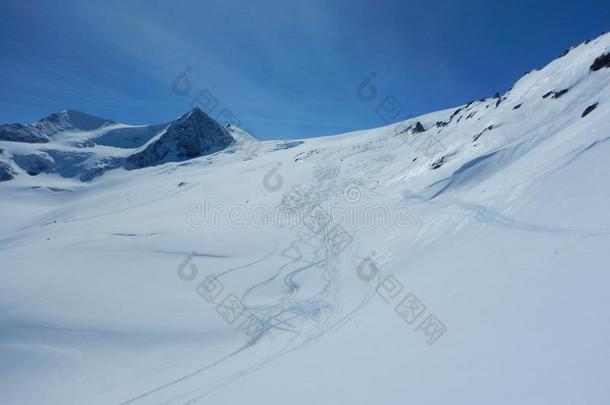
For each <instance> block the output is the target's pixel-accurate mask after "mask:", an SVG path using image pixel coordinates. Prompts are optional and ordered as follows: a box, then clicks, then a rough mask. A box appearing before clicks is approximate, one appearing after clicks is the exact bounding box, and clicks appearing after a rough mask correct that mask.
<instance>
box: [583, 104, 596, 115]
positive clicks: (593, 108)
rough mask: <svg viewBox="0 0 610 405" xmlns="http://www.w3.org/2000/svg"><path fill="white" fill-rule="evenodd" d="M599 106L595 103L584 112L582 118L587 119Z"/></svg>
mask: <svg viewBox="0 0 610 405" xmlns="http://www.w3.org/2000/svg"><path fill="white" fill-rule="evenodd" d="M598 105H599V103H595V104H592V105H590V106H588V107H587V108H585V110H584V111H583V112H582V115H581V118H585V117H586V116H587V115H589V114H591V113H592V112H593V110H595V109H596V108H597V106H598Z"/></svg>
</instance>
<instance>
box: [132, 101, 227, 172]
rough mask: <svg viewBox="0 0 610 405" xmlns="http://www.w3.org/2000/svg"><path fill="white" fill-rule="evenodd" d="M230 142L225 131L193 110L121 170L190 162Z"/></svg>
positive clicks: (175, 122)
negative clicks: (189, 160)
mask: <svg viewBox="0 0 610 405" xmlns="http://www.w3.org/2000/svg"><path fill="white" fill-rule="evenodd" d="M233 142H235V139H234V138H233V137H232V136H231V134H230V133H229V132H228V131H227V129H226V128H225V127H223V126H222V125H220V124H219V123H218V122H216V121H215V120H213V119H212V118H210V117H209V116H208V115H207V114H206V113H204V112H203V111H202V110H201V109H200V108H195V109H194V110H193V111H191V112H189V113H186V114H184V115H183V116H181V117H180V118H178V119H177V120H176V121H174V122H172V123H171V124H170V125H169V126H168V127H167V129H166V130H165V131H164V132H163V133H162V134H161V135H160V136H159V137H157V138H156V139H153V140H151V142H150V143H149V144H148V145H147V146H146V147H145V148H144V149H143V150H141V151H139V152H136V153H134V154H133V155H130V156H128V157H127V159H126V164H125V167H126V168H127V169H137V168H142V167H149V166H156V165H159V164H162V163H166V162H179V161H183V160H187V159H192V158H195V157H199V156H204V155H209V154H211V153H214V152H218V151H220V150H222V149H225V148H226V147H227V146H229V145H231V144H232V143H233Z"/></svg>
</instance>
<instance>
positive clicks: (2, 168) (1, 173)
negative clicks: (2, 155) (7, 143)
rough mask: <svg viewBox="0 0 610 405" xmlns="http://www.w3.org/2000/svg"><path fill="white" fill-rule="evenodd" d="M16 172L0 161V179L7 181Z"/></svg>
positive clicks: (12, 177)
mask: <svg viewBox="0 0 610 405" xmlns="http://www.w3.org/2000/svg"><path fill="white" fill-rule="evenodd" d="M16 175H17V173H16V172H15V171H14V170H13V168H12V167H10V166H9V165H8V164H6V163H4V162H0V181H9V180H12V179H14V178H15V176H16Z"/></svg>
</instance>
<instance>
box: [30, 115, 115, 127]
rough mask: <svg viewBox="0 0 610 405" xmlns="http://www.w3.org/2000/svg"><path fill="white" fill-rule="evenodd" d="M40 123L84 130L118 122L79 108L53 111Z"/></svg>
mask: <svg viewBox="0 0 610 405" xmlns="http://www.w3.org/2000/svg"><path fill="white" fill-rule="evenodd" d="M38 123H49V124H54V125H56V126H57V128H65V129H79V130H83V131H90V130H93V129H97V128H100V127H103V126H104V125H110V124H116V123H115V122H114V121H112V120H108V119H105V118H99V117H95V116H93V115H90V114H87V113H84V112H81V111H77V110H64V111H60V112H57V113H53V114H51V115H49V116H48V117H46V118H43V119H42V120H40V121H38Z"/></svg>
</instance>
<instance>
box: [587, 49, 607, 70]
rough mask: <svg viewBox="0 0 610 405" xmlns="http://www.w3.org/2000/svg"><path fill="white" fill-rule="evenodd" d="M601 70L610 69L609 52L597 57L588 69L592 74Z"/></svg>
mask: <svg viewBox="0 0 610 405" xmlns="http://www.w3.org/2000/svg"><path fill="white" fill-rule="evenodd" d="M603 68H610V52H608V53H605V54H603V55H601V56H599V57H597V59H595V61H593V64H592V65H591V68H590V69H591V71H592V72H597V71H598V70H600V69H603Z"/></svg>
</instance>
